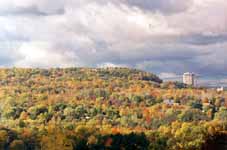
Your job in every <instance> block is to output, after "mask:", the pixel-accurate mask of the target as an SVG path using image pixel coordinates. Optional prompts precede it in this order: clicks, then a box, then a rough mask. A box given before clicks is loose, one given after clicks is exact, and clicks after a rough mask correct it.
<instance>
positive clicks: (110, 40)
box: [0, 0, 227, 77]
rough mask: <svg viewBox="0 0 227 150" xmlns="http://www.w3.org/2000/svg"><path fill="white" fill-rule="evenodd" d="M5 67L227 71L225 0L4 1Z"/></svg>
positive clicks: (0, 6) (1, 50) (0, 11)
mask: <svg viewBox="0 0 227 150" xmlns="http://www.w3.org/2000/svg"><path fill="white" fill-rule="evenodd" d="M0 66H1V67H13V66H16V67H69V66H88V67H105V66H126V67H134V68H139V69H143V70H147V71H151V72H154V73H156V74H159V75H161V76H162V77H172V76H175V75H179V74H182V73H183V72H187V71H190V72H195V73H197V74H200V75H204V76H207V77H217V76H224V75H227V1H226V0H1V1H0Z"/></svg>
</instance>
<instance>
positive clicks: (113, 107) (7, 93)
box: [0, 68, 227, 150]
mask: <svg viewBox="0 0 227 150" xmlns="http://www.w3.org/2000/svg"><path fill="white" fill-rule="evenodd" d="M173 85H174V86H172V84H170V83H167V84H166V83H162V80H161V79H160V78H159V77H158V76H156V75H154V74H152V73H148V72H144V71H140V70H136V69H129V68H65V69H61V68H54V69H20V68H13V69H0V112H1V113H0V124H1V126H0V149H26V150H27V149H29V150H30V149H76V150H77V149H85V150H86V149H129V150H130V149H135V150H136V149H138V150H146V149H149V150H162V149H163V150H167V149H171V150H172V149H176V150H179V149H188V150H191V149H202V148H203V147H206V145H207V144H206V141H210V137H212V136H214V135H215V136H217V135H218V134H219V133H223V132H225V130H226V129H227V123H226V121H227V119H226V118H227V109H226V99H227V94H226V92H223V93H217V92H216V91H213V90H209V89H192V88H187V87H183V88H178V84H175V83H174V84H173ZM180 87H182V86H181V85H180ZM222 136H223V134H222ZM182 137H184V138H182ZM217 138H218V137H217ZM213 145H215V143H214V144H213Z"/></svg>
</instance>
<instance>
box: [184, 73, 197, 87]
mask: <svg viewBox="0 0 227 150" xmlns="http://www.w3.org/2000/svg"><path fill="white" fill-rule="evenodd" d="M183 83H184V84H187V85H190V86H194V85H195V74H194V73H190V72H186V73H184V74H183Z"/></svg>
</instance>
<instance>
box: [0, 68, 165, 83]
mask: <svg viewBox="0 0 227 150" xmlns="http://www.w3.org/2000/svg"><path fill="white" fill-rule="evenodd" d="M1 72H2V74H0V78H1V79H4V80H2V83H4V82H7V78H8V79H9V78H12V77H15V79H16V80H18V79H21V80H23V79H24V80H27V79H31V78H33V77H35V76H38V75H41V76H46V77H48V76H49V77H52V78H57V77H61V76H65V77H67V78H69V77H73V78H76V79H78V80H87V79H90V80H91V79H97V78H99V79H103V80H112V79H117V78H119V79H129V80H144V81H153V82H156V83H162V80H161V79H160V78H159V77H158V76H156V75H155V74H152V73H149V72H145V71H141V70H137V69H130V68H65V69H62V68H52V69H19V68H14V69H2V70H1ZM10 81H11V80H10Z"/></svg>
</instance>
